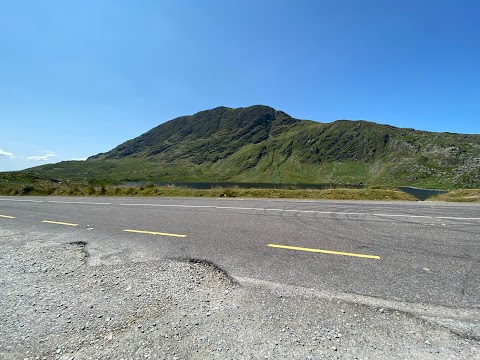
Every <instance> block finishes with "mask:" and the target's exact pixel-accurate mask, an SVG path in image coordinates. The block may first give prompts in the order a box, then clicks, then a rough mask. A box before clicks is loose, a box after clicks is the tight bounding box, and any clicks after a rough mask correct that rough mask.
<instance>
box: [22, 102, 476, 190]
mask: <svg viewBox="0 0 480 360" xmlns="http://www.w3.org/2000/svg"><path fill="white" fill-rule="evenodd" d="M28 171H29V172H31V173H33V174H36V175H39V176H47V177H50V178H55V179H59V180H62V181H65V180H73V181H84V182H85V181H90V182H94V181H99V182H109V183H123V182H127V181H161V182H219V181H229V182H264V183H292V184H295V183H335V184H358V183H363V184H365V185H382V184H383V185H390V186H401V185H402V186H418V187H427V188H440V189H446V188H479V187H480V135H462V134H452V133H433V132H426V131H417V130H413V129H403V128H396V127H393V126H388V125H380V124H376V123H372V122H367V121H348V120H339V121H335V122H332V123H318V122H314V121H308V120H298V119H294V118H292V117H290V116H289V115H287V114H285V113H284V112H282V111H278V110H275V109H273V108H270V107H268V106H261V105H257V106H251V107H247V108H237V109H231V108H227V107H219V108H215V109H212V110H207V111H202V112H199V113H197V114H195V115H192V116H183V117H179V118H176V119H174V120H171V121H168V122H166V123H164V124H161V125H159V126H157V127H155V128H153V129H152V130H150V131H148V132H146V133H145V134H142V135H140V136H139V137H136V138H134V139H132V140H129V141H126V142H125V143H123V144H120V145H119V146H117V147H116V148H114V149H112V150H111V151H108V152H106V153H101V154H98V155H95V156H92V157H90V158H89V159H87V160H86V161H67V162H61V163H58V164H49V165H44V166H40V167H36V168H32V169H29V170H28Z"/></svg>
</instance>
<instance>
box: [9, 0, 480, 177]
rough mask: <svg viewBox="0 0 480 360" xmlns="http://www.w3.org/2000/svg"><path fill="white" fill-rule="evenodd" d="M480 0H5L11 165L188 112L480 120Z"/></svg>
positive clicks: (474, 123)
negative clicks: (247, 109) (269, 110)
mask: <svg viewBox="0 0 480 360" xmlns="http://www.w3.org/2000/svg"><path fill="white" fill-rule="evenodd" d="M479 19H480V1H479V0H401V1H400V0H328V1H324V0H312V1H307V0H305V1H302V0H290V1H283V0H241V1H228V0H215V1H211V0H204V1H199V0H191V1H187V0H183V1H182V0H171V1H168V0H161V1H160V0H159V1H156V0H153V1H147V0H67V1H63V0H56V1H50V0H42V1H36V0H31V1H25V0H15V1H11V0H0V171H7V170H17V169H24V168H28V167H32V166H37V165H40V164H45V163H49V162H58V161H62V160H69V159H83V158H86V157H88V156H90V155H94V154H97V153H99V152H104V151H108V150H110V149H112V148H113V147H115V146H116V145H118V144H120V143H122V142H124V141H126V140H128V139H131V138H134V137H136V136H138V135H140V134H142V133H144V132H145V131H148V130H150V129H151V128H153V127H155V126H157V125H159V124H160V123H163V122H165V121H167V120H170V119H173V118H175V117H178V116H182V115H190V114H193V113H196V112H198V111H201V110H206V109H211V108H214V107H217V106H229V107H243V106H249V105H255V104H264V105H269V106H272V107H274V108H276V109H279V110H283V111H285V112H287V113H288V114H290V115H291V116H293V117H296V118H300V119H311V120H317V121H321V122H331V121H334V120H337V119H365V120H370V121H375V122H378V123H383V124H390V125H394V126H399V127H412V128H415V129H421V130H429V131H439V132H443V131H449V132H460V133H477V134H478V133H480V20H479Z"/></svg>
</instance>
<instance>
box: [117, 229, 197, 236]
mask: <svg viewBox="0 0 480 360" xmlns="http://www.w3.org/2000/svg"><path fill="white" fill-rule="evenodd" d="M123 231H126V232H131V233H139V234H150V235H161V236H175V237H185V236H187V235H180V234H169V233H163V232H156V231H143V230H129V229H127V230H123Z"/></svg>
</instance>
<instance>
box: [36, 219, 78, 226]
mask: <svg viewBox="0 0 480 360" xmlns="http://www.w3.org/2000/svg"><path fill="white" fill-rule="evenodd" d="M42 222H43V223H47V224H57V225H66V226H78V224H70V223H66V222H60V221H50V220H43V221H42Z"/></svg>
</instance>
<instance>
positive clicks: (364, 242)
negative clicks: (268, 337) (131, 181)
mask: <svg viewBox="0 0 480 360" xmlns="http://www.w3.org/2000/svg"><path fill="white" fill-rule="evenodd" d="M0 229H7V230H13V231H17V232H21V233H32V234H34V233H42V234H45V233H48V234H49V235H51V238H52V241H57V242H62V243H66V242H72V241H85V242H87V243H88V245H87V250H88V251H89V252H90V255H91V258H92V261H93V262H95V261H97V262H98V263H101V262H106V263H108V262H120V261H125V260H127V259H142V258H148V259H151V258H194V259H203V260H208V261H210V262H213V263H214V264H216V265H217V266H219V267H220V268H222V269H224V270H225V271H226V272H228V273H229V274H230V275H232V276H233V277H239V278H250V279H258V280H261V281H269V282H274V283H279V284H287V285H295V286H301V287H306V288H313V289H316V290H325V291H331V292H336V293H348V294H358V295H364V296H369V297H373V298H379V299H386V300H390V301H401V302H407V303H417V304H418V303H421V304H431V305H441V306H447V307H453V308H456V307H460V308H471V309H478V308H480V205H479V204H452V203H434V202H415V203H410V202H408V203H407V202H392V203H390V202H389V203H387V202H366V201H355V202H352V201H298V200H252V199H223V198H222V199H199V198H195V199H183V198H182V199H175V198H113V197H0Z"/></svg>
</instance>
